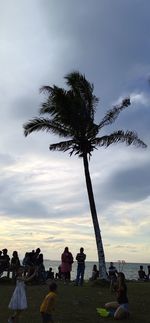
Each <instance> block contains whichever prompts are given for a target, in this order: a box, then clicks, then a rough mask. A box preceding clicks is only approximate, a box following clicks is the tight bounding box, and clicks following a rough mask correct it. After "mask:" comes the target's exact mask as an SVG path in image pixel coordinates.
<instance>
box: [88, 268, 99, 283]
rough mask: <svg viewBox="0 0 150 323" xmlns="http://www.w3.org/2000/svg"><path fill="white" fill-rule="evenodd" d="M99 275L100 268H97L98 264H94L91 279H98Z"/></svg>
mask: <svg viewBox="0 0 150 323" xmlns="http://www.w3.org/2000/svg"><path fill="white" fill-rule="evenodd" d="M98 277H99V270H98V269H97V266H96V265H93V269H92V276H91V277H90V279H89V280H96V279H97V278H98Z"/></svg>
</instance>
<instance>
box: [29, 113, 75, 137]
mask: <svg viewBox="0 0 150 323" xmlns="http://www.w3.org/2000/svg"><path fill="white" fill-rule="evenodd" d="M23 128H24V135H25V137H27V136H28V135H29V134H30V133H32V132H34V131H40V130H42V131H46V132H51V133H54V134H57V135H59V136H60V137H62V136H63V137H69V136H70V133H69V131H68V129H66V128H65V127H63V125H62V124H60V123H58V122H55V121H53V120H50V119H44V118H35V119H32V120H29V121H28V122H27V123H25V124H24V125H23Z"/></svg>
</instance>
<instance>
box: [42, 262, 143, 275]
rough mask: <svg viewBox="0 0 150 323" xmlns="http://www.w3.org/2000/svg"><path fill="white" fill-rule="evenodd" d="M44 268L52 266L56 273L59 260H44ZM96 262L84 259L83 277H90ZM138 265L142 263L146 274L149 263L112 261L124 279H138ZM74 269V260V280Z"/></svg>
mask: <svg viewBox="0 0 150 323" xmlns="http://www.w3.org/2000/svg"><path fill="white" fill-rule="evenodd" d="M44 264H45V269H46V270H48V268H49V267H52V268H53V271H54V273H56V272H57V271H58V270H57V269H58V266H59V265H60V262H59V261H54V260H45V261H44ZM94 264H96V265H97V266H98V263H97V262H93V261H86V268H85V275H84V277H85V279H89V278H90V277H91V273H92V268H93V265H94ZM140 265H143V269H144V270H145V272H146V274H147V266H148V265H149V264H142V263H140V264H139V263H125V264H122V263H121V264H119V263H115V262H114V266H115V267H116V269H117V270H118V271H123V272H124V274H125V276H126V279H138V274H137V273H138V270H139V267H140ZM106 266H107V269H108V268H109V262H108V263H106ZM76 270H77V263H76V262H74V263H73V266H72V272H71V279H72V280H74V279H75V277H76Z"/></svg>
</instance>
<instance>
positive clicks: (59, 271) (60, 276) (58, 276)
mask: <svg viewBox="0 0 150 323" xmlns="http://www.w3.org/2000/svg"><path fill="white" fill-rule="evenodd" d="M61 278H62V273H61V265H59V266H58V272H57V273H56V275H55V279H61Z"/></svg>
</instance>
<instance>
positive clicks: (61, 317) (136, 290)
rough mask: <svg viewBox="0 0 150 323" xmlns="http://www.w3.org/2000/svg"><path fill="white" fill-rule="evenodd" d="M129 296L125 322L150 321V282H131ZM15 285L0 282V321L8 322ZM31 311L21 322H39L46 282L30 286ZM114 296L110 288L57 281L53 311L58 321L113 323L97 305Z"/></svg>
mask: <svg viewBox="0 0 150 323" xmlns="http://www.w3.org/2000/svg"><path fill="white" fill-rule="evenodd" d="M127 286H128V297H129V301H130V311H131V316H130V318H129V319H128V320H122V322H127V321H128V322H130V323H141V322H143V323H149V322H150V301H149V298H150V283H149V282H147V283H141V282H140V283H139V282H129V283H127ZM14 287H15V286H14V285H12V284H8V283H5V284H4V283H3V284H2V283H0V323H6V322H7V320H8V317H9V315H10V313H11V312H10V311H9V309H8V303H9V300H10V297H11V295H12V292H13V290H14ZM26 289H27V298H28V310H26V311H24V312H23V314H22V316H21V320H20V321H21V323H40V322H41V318H40V313H39V307H40V304H41V302H42V300H43V298H44V296H45V295H46V294H47V292H48V286H47V285H33V286H31V285H29V286H27V288H26ZM113 299H115V295H114V294H111V293H110V290H109V288H108V287H102V286H93V285H92V284H91V283H85V284H84V286H83V287H77V286H73V284H70V285H64V284H63V283H62V282H59V283H58V302H57V306H56V310H55V313H54V318H55V322H56V323H77V322H79V323H81V322H82V323H101V322H106V323H107V322H108V323H109V322H112V321H113V319H112V318H101V317H100V316H99V315H98V314H97V312H96V308H97V307H103V305H104V303H105V302H108V301H111V300H113Z"/></svg>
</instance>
